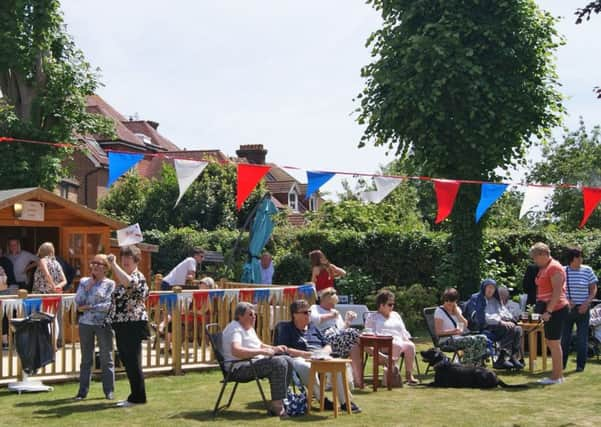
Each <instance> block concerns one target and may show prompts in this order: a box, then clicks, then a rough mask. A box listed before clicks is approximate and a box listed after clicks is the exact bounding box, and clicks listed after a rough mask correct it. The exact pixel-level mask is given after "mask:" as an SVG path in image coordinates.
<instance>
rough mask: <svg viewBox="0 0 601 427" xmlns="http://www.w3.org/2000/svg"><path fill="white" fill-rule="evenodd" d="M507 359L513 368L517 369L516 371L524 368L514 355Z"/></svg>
mask: <svg viewBox="0 0 601 427" xmlns="http://www.w3.org/2000/svg"><path fill="white" fill-rule="evenodd" d="M509 361H510V362H511V364H512V365H513V367H514V369H517V370H518V371H521V370H522V369H524V364H523V363H522V362H520V361H519V360H518V359H517V358H516V357H515V356H511V357H510V358H509Z"/></svg>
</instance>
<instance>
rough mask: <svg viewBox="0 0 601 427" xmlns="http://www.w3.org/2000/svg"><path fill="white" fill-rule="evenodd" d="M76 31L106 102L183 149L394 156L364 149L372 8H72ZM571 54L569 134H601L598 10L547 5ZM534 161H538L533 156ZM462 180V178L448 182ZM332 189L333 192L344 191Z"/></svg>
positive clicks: (264, 2)
mask: <svg viewBox="0 0 601 427" xmlns="http://www.w3.org/2000/svg"><path fill="white" fill-rule="evenodd" d="M61 3H62V9H63V12H64V16H65V21H66V23H67V25H68V31H69V32H70V33H71V34H72V35H73V37H74V38H75V41H76V43H77V45H78V46H79V47H80V48H81V49H82V50H83V51H84V53H85V55H86V58H87V59H88V60H89V61H90V62H91V63H92V64H93V65H94V66H98V67H100V68H101V69H102V81H103V82H104V84H105V87H103V88H101V89H100V91H99V93H100V95H101V96H103V97H104V98H105V99H106V100H107V101H108V102H109V103H110V104H112V105H113V106H114V107H116V108H117V109H118V110H119V111H120V112H122V113H123V114H125V115H134V114H137V115H138V116H139V118H140V119H148V120H156V121H158V122H159V123H160V128H159V130H160V131H161V132H162V133H163V134H164V135H165V136H167V137H168V138H170V139H171V140H173V141H174V142H175V143H176V144H177V145H179V146H180V147H185V148H187V149H213V148H216V149H220V150H222V151H223V152H224V153H226V154H228V155H234V154H235V150H236V149H237V148H238V146H239V145H240V144H263V145H264V146H265V147H266V148H267V149H268V150H269V153H268V161H272V162H275V163H277V164H280V165H291V166H298V167H301V168H307V169H313V170H320V169H324V170H341V171H348V172H367V173H370V172H375V171H376V170H377V169H378V166H379V165H381V164H385V163H387V162H389V161H390V160H391V157H390V156H388V157H387V156H386V155H385V149H383V148H374V147H367V148H362V149H358V148H357V144H358V142H359V139H360V137H361V133H362V129H361V127H360V126H359V125H357V124H356V122H355V120H354V116H353V115H352V112H353V109H354V108H356V104H355V103H353V98H354V96H355V95H357V94H358V93H359V91H360V90H361V88H362V85H363V81H362V79H361V77H360V75H359V72H360V69H361V67H362V66H363V65H366V64H367V63H369V61H370V56H369V51H368V49H366V48H365V40H366V39H367V37H368V36H369V34H371V32H373V31H374V30H375V29H377V28H378V27H379V25H380V19H379V16H378V15H377V14H376V13H375V11H374V10H373V9H372V8H371V7H370V6H368V5H366V4H365V3H364V1H363V0H320V1H318V0H305V1H302V2H299V1H292V0H260V1H259V0H211V1H209V0H198V1H196V0H195V1H191V0H188V1H184V0H172V1H169V2H166V1H164V0H127V1H123V0H121V1H116V0H103V1H82V0H62V2H61ZM538 3H539V5H540V6H541V7H542V8H544V9H547V10H549V11H550V12H551V13H552V14H553V15H556V16H564V17H565V18H564V19H563V20H562V21H561V22H560V24H559V26H558V29H559V31H560V32H561V33H562V34H563V35H564V36H565V37H566V40H567V44H566V45H565V46H563V47H562V48H561V49H560V50H559V52H558V55H557V66H558V72H559V75H560V80H561V82H562V85H563V87H562V92H563V93H564V94H565V95H566V96H567V97H568V99H567V101H566V104H565V105H566V107H567V110H568V113H569V116H568V117H567V118H566V125H568V126H569V127H571V128H574V127H575V126H576V125H577V123H578V117H579V116H583V117H584V119H585V122H586V123H587V125H593V124H601V100H596V99H595V97H594V94H593V92H592V88H593V87H594V86H595V85H600V86H601V73H599V72H598V70H600V69H601V45H600V44H599V43H597V42H596V41H598V40H601V16H595V17H594V18H593V19H592V20H591V21H590V22H589V23H586V24H582V25H578V26H577V25H575V24H574V18H573V12H574V10H575V9H576V8H577V7H578V6H583V5H585V4H586V3H588V0H578V1H565V0H564V1H560V0H549V1H547V0H539V1H538ZM534 155H536V154H534ZM449 178H452V177H449ZM337 185H338V184H337V182H333V183H332V184H330V185H329V186H326V187H325V190H326V191H327V190H332V189H334V188H336V187H337Z"/></svg>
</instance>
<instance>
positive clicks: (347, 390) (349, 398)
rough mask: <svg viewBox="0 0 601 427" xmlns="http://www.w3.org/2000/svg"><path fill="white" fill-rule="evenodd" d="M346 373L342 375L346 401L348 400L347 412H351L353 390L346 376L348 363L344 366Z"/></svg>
mask: <svg viewBox="0 0 601 427" xmlns="http://www.w3.org/2000/svg"><path fill="white" fill-rule="evenodd" d="M344 371H345V372H344V375H342V386H343V387H344V401H345V402H346V412H347V414H349V415H350V414H351V391H350V390H349V386H348V380H347V378H346V365H345V367H344Z"/></svg>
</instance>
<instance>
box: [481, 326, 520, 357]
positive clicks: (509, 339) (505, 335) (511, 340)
mask: <svg viewBox="0 0 601 427" xmlns="http://www.w3.org/2000/svg"><path fill="white" fill-rule="evenodd" d="M486 329H488V330H489V331H491V332H492V334H493V336H494V340H495V341H498V343H499V347H500V348H501V349H502V350H505V351H506V352H507V354H509V355H510V356H516V357H520V350H521V349H520V347H521V342H522V334H523V333H524V332H523V331H522V328H521V327H520V326H517V325H514V326H511V327H508V326H504V325H490V326H488V327H487V328H486Z"/></svg>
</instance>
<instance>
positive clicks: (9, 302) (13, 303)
mask: <svg viewBox="0 0 601 427" xmlns="http://www.w3.org/2000/svg"><path fill="white" fill-rule="evenodd" d="M23 301H25V300H23V299H20V298H19V299H5V300H3V301H2V310H3V312H4V316H5V317H6V316H8V314H9V313H12V312H13V311H16V312H17V313H19V311H20V309H21V307H23Z"/></svg>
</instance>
